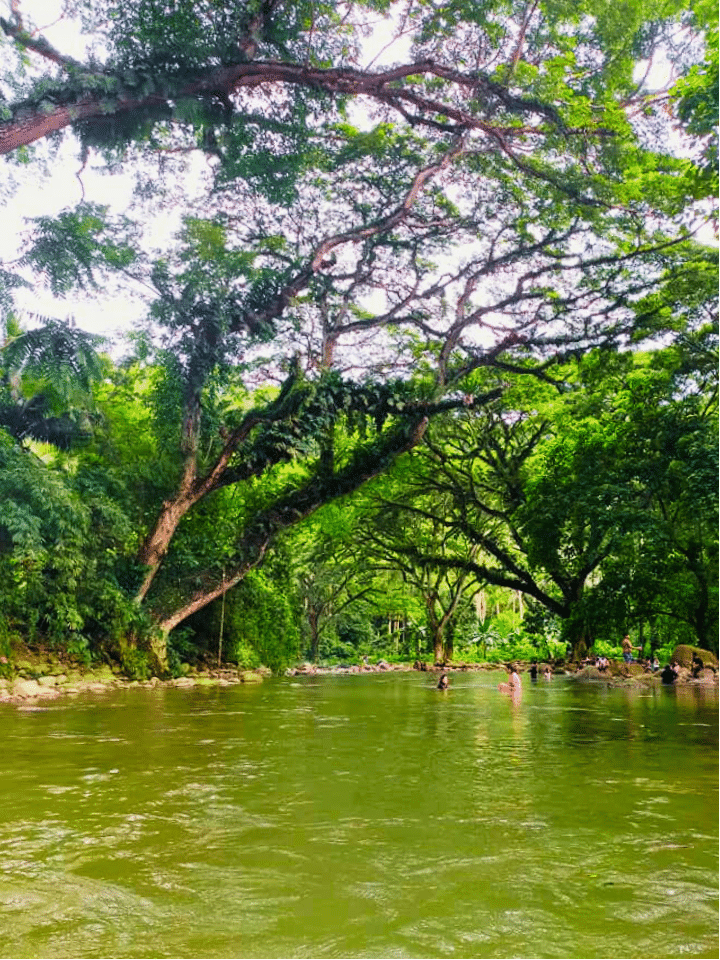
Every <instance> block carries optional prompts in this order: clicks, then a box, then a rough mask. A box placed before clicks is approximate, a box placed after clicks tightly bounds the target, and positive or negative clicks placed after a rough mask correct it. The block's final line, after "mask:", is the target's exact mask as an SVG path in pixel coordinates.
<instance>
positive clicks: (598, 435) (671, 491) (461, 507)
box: [385, 331, 718, 649]
mask: <svg viewBox="0 0 720 960" xmlns="http://www.w3.org/2000/svg"><path fill="white" fill-rule="evenodd" d="M707 334H708V335H707V336H706V337H704V338H703V341H704V345H705V346H706V347H709V348H710V349H711V351H712V353H714V355H715V358H716V357H717V353H716V334H714V333H712V332H711V331H707ZM690 346H691V349H690V350H686V349H677V348H671V349H666V350H663V351H658V352H655V353H650V354H635V355H633V354H626V355H619V356H615V357H608V356H606V355H603V354H594V353H593V354H590V355H587V356H585V357H584V358H583V359H582V361H581V362H580V363H578V364H572V365H571V366H570V367H566V368H565V369H564V370H563V369H558V371H556V376H557V380H556V385H555V386H552V385H549V384H543V385H542V386H537V385H536V386H535V387H534V388H533V390H532V391H530V392H529V391H528V390H527V388H523V387H522V386H519V387H517V388H516V391H517V392H516V391H512V390H510V391H508V393H507V394H506V395H505V396H504V397H503V398H502V399H501V400H498V401H497V402H496V403H495V404H494V405H493V406H492V408H491V409H489V410H486V411H484V412H482V413H479V414H477V415H472V414H469V415H468V414H464V415H461V416H458V415H455V416H450V417H448V418H446V419H445V420H444V421H443V422H442V423H436V424H434V425H433V426H432V427H431V429H430V431H429V432H428V434H427V435H426V437H425V440H424V443H423V447H422V448H421V449H420V450H419V451H418V452H416V454H415V456H414V457H413V460H412V463H413V466H412V469H411V470H409V471H407V475H406V482H405V483H404V484H403V486H402V488H400V489H399V490H398V492H397V495H396V498H395V500H394V502H393V507H394V511H395V515H396V518H397V519H396V522H399V523H400V524H403V522H404V525H405V527H406V528H409V529H413V530H417V529H420V528H421V525H422V524H423V523H426V522H427V521H428V520H431V521H432V522H434V523H439V526H440V527H441V529H443V530H444V539H443V542H446V543H453V544H454V549H453V550H452V551H447V550H445V551H442V552H441V551H439V550H437V549H435V550H433V549H432V545H431V544H427V543H424V542H423V540H422V537H416V538H409V539H408V540H407V542H406V543H405V544H404V545H403V546H402V548H401V549H402V553H403V554H404V555H405V557H406V558H407V562H413V563H414V564H416V565H417V566H419V567H422V566H425V567H426V568H428V569H434V568H439V569H445V570H460V571H463V572H464V573H466V574H468V575H472V576H473V577H475V578H476V579H477V581H479V582H486V583H490V584H495V585H497V586H503V587H506V588H510V589H513V590H518V591H521V592H522V593H524V594H525V595H526V596H528V597H530V598H532V600H533V601H534V602H535V603H536V604H540V605H541V606H543V607H544V608H545V609H546V610H548V611H549V612H550V613H551V614H553V615H554V616H556V617H557V618H559V620H560V622H561V623H562V625H563V629H564V634H565V639H566V640H568V641H569V642H571V643H572V644H573V645H574V646H577V645H578V644H579V643H580V642H581V641H582V642H584V643H585V644H586V646H587V647H590V646H592V643H593V640H594V639H595V638H597V637H598V636H600V637H602V636H606V637H607V636H608V635H609V636H610V637H612V636H613V635H616V636H617V635H618V632H619V631H625V630H626V629H627V628H628V627H629V626H630V624H631V623H634V624H637V625H642V624H643V623H647V624H651V625H652V624H653V623H654V622H655V621H657V620H658V618H665V619H666V620H667V619H670V620H672V621H673V622H674V623H675V624H677V623H680V624H685V625H686V628H689V631H690V633H691V634H692V635H693V638H694V640H695V642H698V643H700V644H701V645H702V646H705V647H707V648H710V649H713V648H715V647H716V644H717V639H716V636H715V632H714V623H715V621H716V620H717V603H718V597H717V578H716V566H717V511H718V504H717V442H718V441H717V415H716V407H715V401H716V374H715V371H714V369H709V368H707V367H706V369H705V370H703V369H702V367H703V366H705V362H704V361H703V359H701V358H699V357H698V356H697V344H691V345H690ZM695 364H697V366H695ZM433 497H434V498H436V499H438V498H444V499H445V500H446V501H449V502H448V504H447V506H446V507H445V509H444V510H442V511H438V510H437V509H434V508H433V507H432V506H429V504H430V503H431V498H433ZM385 509H386V510H387V506H386V507H385ZM403 518H404V521H403ZM665 632H666V633H668V635H670V636H674V637H675V638H676V639H677V638H679V637H681V636H682V630H681V631H678V630H677V628H674V629H671V630H666V631H665Z"/></svg>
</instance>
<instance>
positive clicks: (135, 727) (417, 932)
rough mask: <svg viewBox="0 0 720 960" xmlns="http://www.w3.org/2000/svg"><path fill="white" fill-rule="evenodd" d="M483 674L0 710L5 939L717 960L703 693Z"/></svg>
mask: <svg viewBox="0 0 720 960" xmlns="http://www.w3.org/2000/svg"><path fill="white" fill-rule="evenodd" d="M498 679H500V677H499V675H497V674H489V673H468V674H455V675H452V677H451V684H452V686H451V689H450V690H448V691H446V692H439V691H437V690H435V689H434V687H433V685H432V682H431V681H432V677H429V676H428V675H425V674H420V673H391V674H371V675H358V676H347V677H316V678H283V679H277V680H269V681H266V682H265V683H263V684H258V685H249V684H248V685H243V686H234V687H217V688H215V687H213V688H207V687H203V688H193V689H179V688H178V689H175V688H160V689H155V690H146V689H138V688H133V689H128V690H122V691H114V692H112V693H108V694H104V695H95V696H92V695H90V694H86V695H83V696H78V697H75V698H71V697H66V698H65V699H61V700H56V701H53V702H52V703H51V704H49V705H48V706H46V707H43V708H42V709H37V708H36V709H17V708H14V707H10V706H4V707H3V708H2V710H0V749H1V750H2V755H1V763H2V774H3V775H2V778H1V779H0V931H1V936H0V952H1V953H0V955H1V956H3V957H17V958H20V957H45V958H51V957H105V958H108V957H109V958H120V957H152V958H159V957H182V958H184V957H196V958H204V957H238V958H241V957H256V958H275V957H288V958H290V957H315V958H325V957H345V958H350V957H368V958H370V957H384V958H391V957H404V958H426V957H427V958H433V957H437V958H440V957H456V958H457V957H466V958H468V957H469V958H479V957H482V958H495V957H518V958H525V957H536V958H540V957H565V958H574V957H580V958H593V957H597V958H603V957H604V958H610V957H625V958H632V957H650V958H674V957H713V958H717V956H718V696H717V689H700V688H694V689H692V688H690V687H686V688H684V689H673V688H670V689H660V690H656V691H650V692H648V691H647V690H643V691H636V690H625V689H623V690H620V689H612V690H609V689H606V688H604V687H601V686H599V685H598V686H593V685H587V684H586V685H580V684H577V683H573V682H572V681H570V680H566V679H563V678H555V679H554V680H553V681H552V682H550V683H547V682H544V681H539V682H538V683H537V684H536V685H531V684H530V683H529V680H528V678H527V677H525V678H524V690H523V695H522V698H521V699H520V700H519V701H517V702H513V701H512V700H511V699H510V698H508V697H505V696H503V695H502V694H500V693H498V691H497V689H496V684H497V681H498Z"/></svg>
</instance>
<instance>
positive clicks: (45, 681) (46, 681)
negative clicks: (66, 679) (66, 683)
mask: <svg viewBox="0 0 720 960" xmlns="http://www.w3.org/2000/svg"><path fill="white" fill-rule="evenodd" d="M37 682H38V683H39V684H40V686H41V687H54V686H55V685H56V683H57V681H56V680H55V677H38V678H37Z"/></svg>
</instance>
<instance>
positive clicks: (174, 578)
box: [0, 0, 717, 660]
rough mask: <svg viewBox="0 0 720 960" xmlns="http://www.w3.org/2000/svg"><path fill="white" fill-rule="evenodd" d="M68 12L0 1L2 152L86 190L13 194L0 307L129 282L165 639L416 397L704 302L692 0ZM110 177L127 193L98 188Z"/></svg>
mask: <svg viewBox="0 0 720 960" xmlns="http://www.w3.org/2000/svg"><path fill="white" fill-rule="evenodd" d="M64 20H66V21H68V22H69V21H70V20H71V14H70V13H69V12H66V13H65V14H64ZM72 25H73V27H74V29H75V31H76V32H75V34H74V40H73V42H72V44H71V46H72V48H71V49H60V46H61V45H60V43H58V42H56V41H54V40H53V39H52V37H51V32H52V31H51V30H50V29H48V30H47V31H45V33H44V32H43V31H42V30H40V29H38V27H37V25H36V24H35V23H34V22H33V15H32V6H31V4H27V5H26V4H23V3H17V4H14V5H13V6H12V10H11V13H10V15H9V16H8V17H7V18H5V19H0V26H1V27H2V37H1V38H0V39H1V44H2V51H3V54H4V60H3V63H4V67H3V71H2V74H1V75H0V93H2V100H1V101H0V152H1V153H3V154H4V155H5V158H6V159H5V161H4V163H5V164H6V168H7V170H8V171H9V172H10V173H11V174H12V178H13V180H14V182H16V183H19V182H21V181H22V180H23V177H27V176H31V177H36V178H38V182H41V181H42V178H43V177H44V176H46V175H47V173H48V171H49V170H51V169H52V165H53V164H54V163H55V162H56V158H57V162H60V159H62V162H65V163H67V162H69V160H68V158H69V157H70V158H72V157H73V154H74V159H72V162H73V163H74V164H75V168H76V170H77V180H78V188H79V193H78V196H77V197H76V198H74V199H68V202H67V204H66V205H65V206H64V207H63V209H61V210H60V212H59V213H57V214H56V215H43V216H41V217H35V218H28V221H27V224H26V230H25V231H24V232H23V237H22V240H21V242H20V243H19V245H18V251H17V257H16V258H15V259H12V260H9V261H8V262H6V263H4V264H2V265H0V305H1V306H2V309H3V310H4V311H5V313H6V318H7V317H11V316H12V312H13V310H14V309H15V307H14V301H15V298H16V296H17V295H18V293H19V291H21V290H22V289H23V288H27V287H28V286H30V287H31V288H33V289H35V290H38V291H39V290H40V289H41V288H43V287H45V288H47V289H48V290H49V291H51V293H52V294H53V295H54V296H55V297H56V298H58V299H60V298H66V299H69V298H72V297H74V296H77V295H79V294H81V293H82V294H83V295H85V296H90V297H92V296H96V295H97V293H98V291H100V290H104V289H106V288H108V287H111V288H113V289H116V290H117V291H118V296H123V297H130V296H132V297H135V298H139V299H141V300H142V301H143V303H144V305H145V313H146V324H145V327H144V330H143V331H142V332H138V333H137V334H136V335H135V336H134V337H133V340H132V350H133V351H134V353H133V355H132V357H131V358H130V359H128V361H127V363H126V365H125V367H124V369H123V370H118V371H117V372H116V376H115V381H114V387H113V389H115V390H119V391H125V393H126V394H127V393H128V392H132V391H133V390H134V389H136V388H137V389H139V390H140V391H141V393H142V394H143V396H144V397H145V398H146V402H147V405H148V410H149V411H150V416H149V418H148V419H147V421H146V422H145V424H144V428H145V430H146V431H147V449H146V455H147V456H148V457H149V458H150V459H153V458H154V459H155V460H156V462H157V464H158V468H157V470H156V471H155V474H154V475H152V474H153V471H152V469H151V468H150V465H149V461H148V460H145V461H144V462H143V463H142V464H138V467H137V469H138V471H140V472H142V473H143V474H144V475H146V477H145V478H144V480H143V491H144V495H145V496H144V499H143V498H135V503H134V505H133V506H132V507H130V501H132V499H133V498H132V497H131V498H130V501H128V502H127V506H128V507H129V508H131V509H132V510H133V511H134V512H135V513H134V516H135V521H134V529H135V549H134V556H133V557H132V558H131V557H125V559H124V561H123V562H124V565H125V566H124V573H123V577H124V587H123V589H125V590H127V591H128V593H129V594H130V595H131V596H132V597H133V598H134V603H135V604H136V606H137V609H139V610H142V611H143V616H147V617H148V618H149V622H151V623H153V624H154V625H155V627H156V628H157V629H159V630H160V633H161V635H162V636H165V635H167V633H168V632H169V631H170V630H172V629H174V628H175V627H177V626H178V625H179V624H181V623H183V622H184V621H185V620H186V619H187V618H188V617H190V616H192V615H193V614H195V613H196V612H197V611H198V610H201V609H202V608H203V607H204V606H206V605H207V604H209V603H211V602H212V601H213V600H214V599H216V598H218V597H220V596H223V595H224V593H226V592H227V591H228V590H230V589H232V588H233V587H235V586H236V585H237V584H238V583H240V582H241V581H242V580H243V578H244V577H246V576H247V574H248V571H250V570H251V569H253V568H254V567H255V566H256V565H257V564H258V563H260V562H261V560H262V559H263V557H264V556H265V554H266V552H267V550H268V548H269V547H270V545H271V544H272V543H273V542H274V540H275V539H276V538H277V536H278V535H279V534H280V533H281V532H282V531H283V530H286V529H288V528H289V527H292V526H294V525H296V524H297V523H299V522H301V521H302V520H303V519H304V518H306V517H307V516H309V515H310V514H311V513H313V512H314V511H315V510H317V509H319V508H320V507H321V506H322V505H323V504H325V503H327V502H329V501H332V500H335V499H337V498H339V497H342V496H345V495H347V494H350V493H352V492H353V491H354V490H356V489H357V488H358V487H359V486H360V485H362V484H363V483H364V482H366V481H367V480H368V479H370V478H372V477H374V476H377V475H378V474H379V473H380V472H382V471H383V470H385V469H386V468H387V467H388V466H389V465H390V464H392V463H393V462H394V461H395V460H396V459H397V458H398V457H399V456H400V455H401V454H402V453H403V452H405V451H407V450H409V449H411V448H412V447H414V446H415V445H417V444H418V443H419V442H420V441H421V440H422V438H423V436H424V435H425V433H426V431H427V428H428V423H429V422H430V421H431V420H432V419H433V418H435V417H437V416H439V415H441V414H447V412H448V411H452V410H464V409H468V410H482V409H483V408H485V407H486V406H487V404H489V403H490V402H492V401H494V400H497V399H498V398H499V397H500V396H501V395H502V394H503V393H504V392H506V391H507V390H508V387H509V385H510V384H511V383H513V382H514V380H515V378H518V377H519V378H524V377H528V376H530V377H533V378H539V379H540V380H545V381H547V380H550V381H552V380H553V371H554V370H555V368H556V367H557V366H558V365H561V364H564V363H567V362H569V361H570V360H571V359H572V358H574V357H579V356H582V355H583V354H585V353H587V352H588V351H591V350H594V349H601V350H604V351H615V350H618V349H628V348H633V349H637V348H638V347H639V346H640V345H643V344H644V345H652V344H659V343H664V342H667V341H672V340H675V339H677V338H683V337H684V338H692V337H695V336H700V335H703V334H702V331H704V330H705V328H706V326H707V324H708V322H711V320H712V317H713V311H714V306H713V304H714V298H715V290H716V287H715V288H713V279H712V278H713V276H714V272H715V270H716V266H715V258H714V255H713V254H712V252H708V250H707V249H706V248H705V247H703V246H702V245H701V244H700V243H698V241H697V238H696V237H695V236H694V234H695V233H696V231H697V228H698V227H699V225H700V224H701V223H702V222H703V218H704V217H706V216H707V202H708V201H707V197H708V196H711V189H710V184H711V181H712V175H713V174H712V171H713V169H714V165H715V167H716V153H713V145H712V136H713V134H712V129H711V128H712V125H711V123H710V122H709V120H708V116H709V114H710V113H711V104H712V93H711V78H712V70H713V64H714V65H715V67H714V69H715V70H716V69H717V54H716V52H714V50H715V46H716V41H717V29H716V21H712V17H711V16H710V13H709V12H707V11H706V14H705V15H704V14H703V13H702V9H700V8H691V7H690V5H688V4H687V3H684V2H679V0H673V2H671V3H667V2H663V3H662V4H660V3H654V2H653V3H650V4H648V3H644V4H639V3H626V4H624V5H623V6H622V7H618V6H617V4H611V3H609V2H606V0H582V2H581V3H579V4H578V3H575V4H572V5H568V4H563V3H555V2H554V0H547V2H543V0H536V2H522V3H520V2H511V3H507V2H506V0H503V2H502V3H500V2H495V0H488V2H483V3H475V2H473V3H470V2H464V0H449V2H443V3H439V2H423V0H399V2H388V0H358V2H351V0H349V2H347V3H344V4H340V5H338V4H335V3H324V2H316V0H242V2H241V0H228V2H224V3H215V2H213V3H205V2H200V3H198V2H192V3H191V2H189V0H174V2H173V3H171V4H165V3H163V4H160V3H157V2H156V0H137V2H133V3H130V4H127V3H119V2H118V3H116V2H114V0H84V2H82V3H80V4H79V5H77V6H76V7H75V8H74V9H73V13H72ZM45 34H47V35H45ZM660 60H663V61H664V62H666V63H668V64H669V65H670V68H669V70H668V71H666V72H665V75H663V76H662V77H661V79H658V77H660V75H661V73H660V71H659V70H658V68H657V66H656V64H657V62H658V61H660ZM90 171H92V172H93V178H92V183H91V177H90ZM118 171H119V172H121V173H122V176H123V177H124V178H125V180H126V181H127V180H130V181H132V183H133V184H134V187H133V195H132V199H131V201H130V203H129V204H128V205H127V206H126V207H125V208H124V209H123V210H119V209H117V208H115V207H113V206H112V205H111V204H109V203H108V202H107V197H106V196H103V195H100V194H101V193H102V191H98V190H97V189H96V187H95V186H94V185H93V184H94V183H95V182H96V180H95V176H96V175H99V174H101V173H102V174H103V176H106V177H108V178H110V177H112V176H113V175H114V174H115V173H117V172H118ZM106 182H111V181H110V180H108V181H106ZM8 183H9V184H10V187H11V186H12V184H11V183H10V180H8ZM93 190H94V191H95V193H96V194H97V195H91V194H92V193H93ZM86 194H87V195H86ZM6 195H7V196H9V195H10V190H8V191H7V193H6ZM171 214H172V222H173V223H176V224H177V227H176V228H175V227H173V228H169V227H168V225H167V224H168V223H169V222H170V220H171V216H170V215H171ZM161 221H162V222H164V223H165V227H164V229H163V230H162V231H159V230H158V224H159V222H161ZM46 332H48V331H46ZM76 346H77V347H78V348H79V347H80V346H81V345H80V343H79V342H78V343H77V344H76ZM76 355H77V357H78V362H80V357H81V352H80V351H79V350H78V352H77V354H76ZM7 362H8V363H9V362H10V361H7ZM78 372H80V368H79V367H78ZM488 372H492V373H493V376H492V377H491V378H490V380H486V379H485V378H484V377H483V376H481V375H479V374H485V373H488ZM46 395H47V392H46ZM12 432H13V431H12V430H11V433H12ZM14 435H15V436H17V430H16V431H15V433H14ZM96 443H97V444H98V451H97V455H98V456H99V457H101V458H102V457H107V456H110V455H111V451H112V450H114V453H113V454H112V455H113V456H114V455H115V454H116V453H117V446H116V444H117V438H116V437H112V436H111V435H110V434H108V436H107V438H106V440H103V441H101V439H100V436H99V435H98V437H97V438H96ZM146 481H147V482H146ZM140 501H142V502H140ZM211 517H215V518H216V522H217V518H218V517H222V521H223V522H222V526H223V532H222V534H220V533H218V534H217V536H216V538H215V543H214V547H213V548H210V547H208V545H207V543H206V544H205V546H204V547H203V548H202V549H200V547H199V546H198V543H197V541H196V542H195V545H194V546H193V547H192V548H188V539H189V538H190V535H191V532H192V531H194V536H195V537H197V536H198V535H199V531H200V530H202V529H203V527H204V525H205V529H208V527H207V525H208V524H211V519H210V518H211ZM216 529H219V528H218V527H217V526H216ZM157 649H158V650H159V651H160V652H159V654H158V656H159V659H160V660H162V659H163V653H162V642H160V644H159V646H158V647H157Z"/></svg>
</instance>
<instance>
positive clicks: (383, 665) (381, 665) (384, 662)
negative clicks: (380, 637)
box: [377, 660, 390, 670]
mask: <svg viewBox="0 0 720 960" xmlns="http://www.w3.org/2000/svg"><path fill="white" fill-rule="evenodd" d="M377 668H378V670H389V669H390V664H389V663H388V662H387V660H378V662H377Z"/></svg>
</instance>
